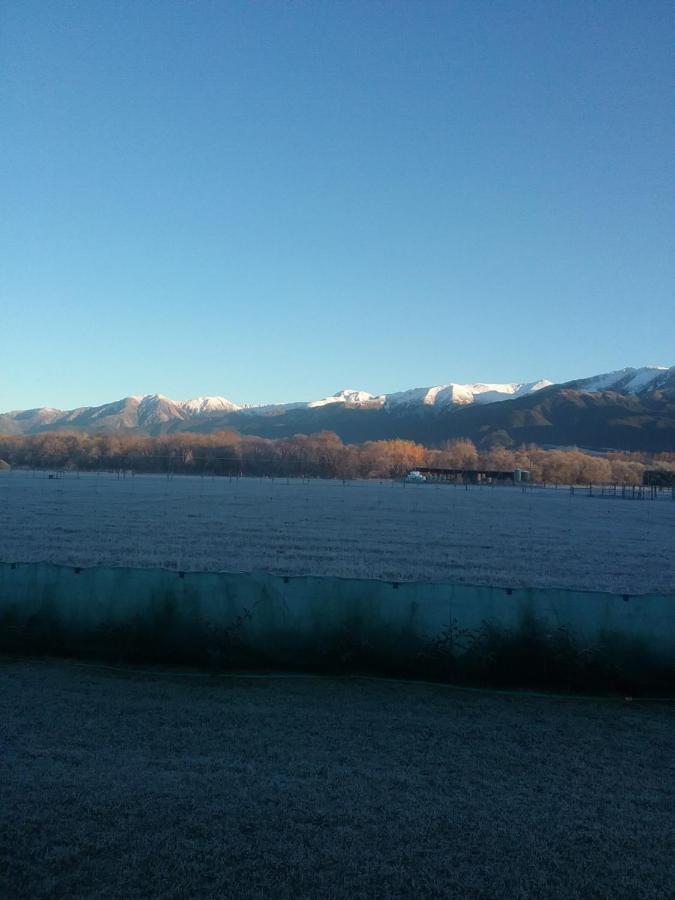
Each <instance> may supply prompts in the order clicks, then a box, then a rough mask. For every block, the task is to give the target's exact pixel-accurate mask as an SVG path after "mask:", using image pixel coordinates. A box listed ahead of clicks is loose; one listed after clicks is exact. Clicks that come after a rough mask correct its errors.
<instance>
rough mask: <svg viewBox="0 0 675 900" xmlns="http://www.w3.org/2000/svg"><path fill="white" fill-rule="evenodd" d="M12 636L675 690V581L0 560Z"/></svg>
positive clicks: (187, 654)
mask: <svg viewBox="0 0 675 900" xmlns="http://www.w3.org/2000/svg"><path fill="white" fill-rule="evenodd" d="M0 650H2V651H4V652H21V653H23V652H38V653H51V654H56V655H59V654H62V655H69V656H74V657H79V658H98V659H105V660H112V661H115V662H119V661H128V662H150V663H170V664H193V665H198V666H205V667H208V668H209V669H211V670H212V671H228V670H230V671H231V670H233V669H237V668H240V669H252V668H265V669H272V670H277V671H283V670H292V669H295V670H300V669H302V670H307V671H318V672H326V671H332V672H345V671H359V672H365V673H377V674H380V675H388V676H399V677H400V676H403V677H405V676H412V677H416V678H424V677H428V678H430V679H433V680H441V681H447V682H453V681H457V682H466V683H469V684H483V685H493V686H518V687H520V686H528V687H533V686H535V687H537V686H538V687H544V688H547V689H554V688H564V689H565V690H569V691H572V690H579V691H589V690H594V689H598V690H603V691H604V690H616V691H620V692H621V693H624V694H636V695H638V694H640V693H643V694H646V693H653V692H656V693H659V694H664V695H667V694H670V693H675V594H673V593H671V594H649V595H633V594H611V593H606V592H598V591H570V590H558V589H554V588H542V589H539V588H537V589H534V588H530V589H525V588H498V587H488V586H477V585H466V584H452V583H446V582H387V581H380V580H370V579H353V578H338V577H321V576H309V575H302V576H281V575H266V574H263V573H212V572H204V573H199V572H173V571H171V570H168V569H146V568H129V567H117V568H112V567H109V568H104V567H90V568H82V567H73V566H59V565H56V564H52V563H0Z"/></svg>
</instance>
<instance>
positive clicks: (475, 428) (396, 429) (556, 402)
mask: <svg viewBox="0 0 675 900" xmlns="http://www.w3.org/2000/svg"><path fill="white" fill-rule="evenodd" d="M57 430H58V431H63V430H79V431H86V432H105V433H116V432H117V433H119V432H124V433H132V434H133V433H136V434H144V435H159V434H167V433H175V432H179V431H197V432H212V431H221V430H236V431H238V432H240V433H242V434H255V435H260V436H262V437H273V438H278V437H289V436H292V435H294V434H299V433H303V434H310V433H314V432H317V431H334V432H336V433H337V434H338V435H339V436H340V437H341V438H342V439H343V440H344V441H347V442H357V443H359V442H363V441H367V440H382V439H389V438H406V439H410V440H415V441H418V442H420V443H424V444H428V445H434V444H439V443H441V442H442V441H444V440H448V439H452V438H457V437H468V438H471V439H472V440H474V441H475V442H476V443H477V444H479V445H480V446H492V445H500V444H501V445H503V446H513V445H518V444H522V443H536V444H539V445H541V446H572V445H574V446H580V447H586V448H589V449H623V450H644V451H652V452H657V451H666V450H670V451H673V450H675V366H672V367H671V368H666V367H660V366H646V367H642V368H637V369H634V368H626V369H620V370H619V371H616V372H608V373H604V374H601V375H595V376H592V377H590V378H581V379H577V380H574V381H569V382H566V383H564V384H554V383H553V382H550V381H547V380H545V379H541V380H539V381H536V382H528V383H506V384H483V383H475V384H458V383H454V382H450V383H448V384H442V385H435V386H433V387H425V388H413V389H411V390H406V391H401V392H398V393H393V394H371V393H369V392H368V391H361V390H341V391H338V392H337V393H336V394H333V395H332V396H330V397H324V398H321V399H318V400H310V401H305V402H297V403H286V404H276V405H267V406H242V405H238V404H236V403H233V402H232V401H230V400H227V399H225V398H224V397H197V398H195V399H193V400H171V399H169V398H168V397H164V396H163V395H161V394H152V395H147V396H130V397H125V398H123V399H122V400H117V401H115V402H113V403H105V404H103V405H101V406H86V407H79V408H77V409H71V410H60V409H53V408H50V407H41V408H38V409H29V410H18V411H12V412H7V413H4V414H0V434H10V435H24V434H40V433H43V432H49V431H57Z"/></svg>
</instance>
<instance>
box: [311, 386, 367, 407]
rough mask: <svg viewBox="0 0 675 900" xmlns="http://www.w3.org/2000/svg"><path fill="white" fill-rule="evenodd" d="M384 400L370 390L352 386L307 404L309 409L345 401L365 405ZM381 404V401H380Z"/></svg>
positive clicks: (349, 403) (346, 403)
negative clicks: (357, 389) (356, 389)
mask: <svg viewBox="0 0 675 900" xmlns="http://www.w3.org/2000/svg"><path fill="white" fill-rule="evenodd" d="M380 401H381V402H384V397H376V396H375V395H374V394H371V393H369V392H368V391H355V390H353V389H351V388H344V389H343V390H341V391H338V392H337V393H336V394H332V395H331V396H330V397H324V398H323V399H321V400H310V402H309V403H308V404H307V408H308V409H314V408H315V407H317V406H328V405H329V404H331V403H344V404H345V405H347V406H363V405H364V404H373V403H377V402H380ZM380 405H381V403H380Z"/></svg>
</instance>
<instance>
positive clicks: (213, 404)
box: [178, 397, 240, 416]
mask: <svg viewBox="0 0 675 900" xmlns="http://www.w3.org/2000/svg"><path fill="white" fill-rule="evenodd" d="M178 405H179V406H180V408H181V409H184V410H185V411H186V412H188V413H191V414H192V415H197V416H203V415H208V414H209V413H228V412H234V411H235V410H237V409H239V408H240V407H239V406H237V404H236V403H232V401H231V400H228V399H227V398H225V397H194V398H193V399H192V400H181V401H179V404H178Z"/></svg>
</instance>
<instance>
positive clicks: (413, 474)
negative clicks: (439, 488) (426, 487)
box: [405, 469, 427, 484]
mask: <svg viewBox="0 0 675 900" xmlns="http://www.w3.org/2000/svg"><path fill="white" fill-rule="evenodd" d="M405 480H406V481H412V482H416V483H418V484H421V483H422V482H424V481H426V480H427V479H426V476H425V475H422V473H421V472H418V471H417V469H412V471H410V472H408V474H407V475H406V476H405Z"/></svg>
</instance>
